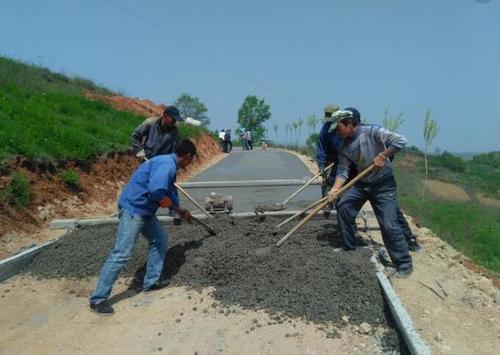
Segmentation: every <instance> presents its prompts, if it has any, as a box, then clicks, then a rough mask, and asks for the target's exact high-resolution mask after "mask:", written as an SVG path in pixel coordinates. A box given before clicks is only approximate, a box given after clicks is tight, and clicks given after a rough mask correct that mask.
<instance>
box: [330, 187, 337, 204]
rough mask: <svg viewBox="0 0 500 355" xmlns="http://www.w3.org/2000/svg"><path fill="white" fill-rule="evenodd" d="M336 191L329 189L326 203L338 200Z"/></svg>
mask: <svg viewBox="0 0 500 355" xmlns="http://www.w3.org/2000/svg"><path fill="white" fill-rule="evenodd" d="M338 193H339V190H338V189H331V190H330V192H329V193H328V201H329V202H333V201H335V200H336V199H337V198H338Z"/></svg>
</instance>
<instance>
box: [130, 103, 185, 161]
mask: <svg viewBox="0 0 500 355" xmlns="http://www.w3.org/2000/svg"><path fill="white" fill-rule="evenodd" d="M177 121H183V120H182V118H181V116H180V114H179V110H178V109H177V107H175V106H168V107H167V108H166V109H165V111H164V112H163V116H162V117H159V118H156V117H154V118H150V119H147V120H145V121H144V122H143V123H142V124H141V125H140V126H139V127H137V128H136V129H135V131H134V133H133V134H132V144H133V146H134V152H135V153H138V156H145V157H146V158H147V159H151V158H153V157H155V156H157V155H165V154H172V153H173V152H174V150H175V148H176V147H177V145H178V144H179V139H180V138H179V131H178V130H177V127H176V122H177Z"/></svg>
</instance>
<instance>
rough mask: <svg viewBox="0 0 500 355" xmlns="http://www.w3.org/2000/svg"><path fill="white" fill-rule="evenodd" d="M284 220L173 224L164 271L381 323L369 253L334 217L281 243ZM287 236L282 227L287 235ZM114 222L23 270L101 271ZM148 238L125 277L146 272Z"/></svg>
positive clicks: (231, 292) (77, 274) (240, 300)
mask: <svg viewBox="0 0 500 355" xmlns="http://www.w3.org/2000/svg"><path fill="white" fill-rule="evenodd" d="M280 220H281V219H278V218H270V217H266V218H265V219H264V220H261V219H259V218H257V217H254V218H248V219H240V218H238V219H234V218H232V217H226V216H222V217H219V218H217V220H216V221H211V225H212V226H214V227H215V229H216V230H217V232H218V235H217V236H209V235H208V234H207V233H206V232H205V231H204V230H202V229H201V228H200V227H199V226H196V225H184V224H183V225H181V226H168V227H167V228H168V231H169V235H170V248H169V251H168V254H167V263H166V268H165V273H166V276H167V277H169V278H171V279H172V281H173V282H174V284H177V285H183V286H190V287H194V288H202V287H208V286H214V287H215V289H216V290H215V293H214V296H215V298H217V299H218V300H220V301H221V302H222V303H224V304H228V305H230V304H232V305H240V306H242V307H245V308H251V309H266V310H268V311H269V312H271V313H277V314H278V313H281V314H284V315H285V316H288V317H301V318H305V319H307V320H311V321H318V322H322V321H335V322H341V320H342V316H346V315H347V316H349V317H350V320H351V322H353V323H355V324H359V323H361V322H368V323H370V324H372V325H377V324H382V323H384V322H385V320H384V304H383V297H382V294H381V290H380V287H379V285H378V281H377V279H376V277H375V274H374V269H373V266H372V264H371V262H370V260H369V259H370V257H371V250H369V249H360V250H358V251H356V252H344V251H342V250H337V251H335V250H334V249H335V248H336V247H338V246H340V241H339V239H338V236H336V233H335V232H334V231H333V228H334V226H333V225H332V223H331V222H330V221H328V220H318V221H312V222H311V223H309V224H307V225H306V226H305V227H304V228H303V229H301V230H300V231H299V232H298V233H297V235H295V236H294V237H292V238H291V239H290V240H289V241H287V243H285V244H284V245H283V246H282V247H280V248H272V249H271V250H269V249H267V248H266V247H268V246H270V245H274V243H275V242H276V241H277V240H278V239H279V238H280V237H281V235H280V234H278V235H273V234H272V230H273V228H272V227H273V226H274V225H275V224H276V223H278V222H279V221H280ZM283 233H284V232H283ZM115 237H116V226H100V227H92V228H84V229H77V230H74V231H73V232H71V233H69V234H68V235H66V236H64V237H62V238H61V239H59V241H58V242H56V243H54V244H53V245H51V246H49V247H48V248H47V249H45V250H44V251H42V253H41V254H40V255H39V256H37V257H36V258H35V259H34V261H33V262H32V263H31V264H30V265H29V266H28V267H27V268H26V269H25V270H24V272H27V273H29V274H31V275H33V276H35V277H40V278H63V277H74V278H86V277H91V276H97V275H98V273H99V271H100V268H101V266H102V263H103V262H104V260H105V259H106V257H107V256H108V254H109V253H110V251H111V249H112V247H113V244H114V241H115ZM146 256H147V242H146V241H145V239H144V238H142V237H141V238H139V240H138V243H137V246H136V249H135V251H134V255H133V257H132V258H131V260H130V261H129V262H128V263H127V265H126V266H125V268H124V270H123V272H122V276H132V275H134V274H137V275H138V278H139V279H140V277H141V276H140V275H141V273H142V272H143V266H144V263H145V260H146Z"/></svg>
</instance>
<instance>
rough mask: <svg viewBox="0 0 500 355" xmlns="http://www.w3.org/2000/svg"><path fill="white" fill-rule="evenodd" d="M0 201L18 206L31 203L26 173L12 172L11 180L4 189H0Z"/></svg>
mask: <svg viewBox="0 0 500 355" xmlns="http://www.w3.org/2000/svg"><path fill="white" fill-rule="evenodd" d="M0 201H1V202H7V203H9V204H10V205H12V206H14V207H17V208H20V207H27V206H28V205H29V204H30V203H31V191H30V183H29V179H28V177H27V176H26V175H23V174H19V173H14V174H13V175H12V180H11V182H10V183H9V185H7V187H5V188H4V189H1V190H0Z"/></svg>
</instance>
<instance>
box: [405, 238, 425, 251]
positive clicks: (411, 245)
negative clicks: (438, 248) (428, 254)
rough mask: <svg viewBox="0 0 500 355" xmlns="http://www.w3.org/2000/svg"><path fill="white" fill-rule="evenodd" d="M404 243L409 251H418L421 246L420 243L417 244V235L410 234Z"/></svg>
mask: <svg viewBox="0 0 500 355" xmlns="http://www.w3.org/2000/svg"><path fill="white" fill-rule="evenodd" d="M406 244H408V250H409V251H412V252H415V253H416V252H418V251H420V250H422V247H421V246H420V244H418V242H417V237H415V236H414V235H412V236H411V237H410V238H409V239H408V240H407V241H406Z"/></svg>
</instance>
